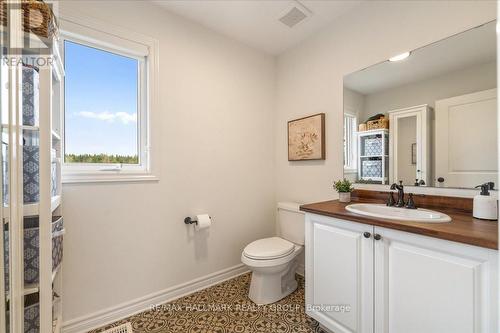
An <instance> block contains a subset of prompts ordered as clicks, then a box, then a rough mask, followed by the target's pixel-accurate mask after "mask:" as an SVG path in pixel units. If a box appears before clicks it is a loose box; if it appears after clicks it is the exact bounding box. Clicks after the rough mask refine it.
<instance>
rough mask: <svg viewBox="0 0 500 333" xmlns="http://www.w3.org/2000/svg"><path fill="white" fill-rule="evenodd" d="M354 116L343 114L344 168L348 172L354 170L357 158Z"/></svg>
mask: <svg viewBox="0 0 500 333" xmlns="http://www.w3.org/2000/svg"><path fill="white" fill-rule="evenodd" d="M357 123H358V121H357V119H356V116H354V115H351V114H348V113H345V114H344V170H345V171H347V172H349V171H351V172H355V171H356V164H357V163H356V162H357V161H356V158H357V153H356V151H357V139H356V133H357V126H358V124H357Z"/></svg>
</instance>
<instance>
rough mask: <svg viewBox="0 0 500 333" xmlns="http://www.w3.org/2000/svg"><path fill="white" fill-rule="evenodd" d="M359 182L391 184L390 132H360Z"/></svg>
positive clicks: (382, 130) (385, 130) (383, 130)
mask: <svg viewBox="0 0 500 333" xmlns="http://www.w3.org/2000/svg"><path fill="white" fill-rule="evenodd" d="M357 136H358V180H360V181H362V182H367V183H373V184H388V182H389V170H388V168H389V130H387V129H380V130H378V129H377V130H370V131H363V132H358V134H357Z"/></svg>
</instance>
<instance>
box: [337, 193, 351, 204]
mask: <svg viewBox="0 0 500 333" xmlns="http://www.w3.org/2000/svg"><path fill="white" fill-rule="evenodd" d="M339 201H340V202H351V192H339Z"/></svg>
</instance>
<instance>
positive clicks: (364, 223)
mask: <svg viewBox="0 0 500 333" xmlns="http://www.w3.org/2000/svg"><path fill="white" fill-rule="evenodd" d="M386 195H387V193H380V192H372V191H355V192H354V196H353V198H354V199H353V200H354V202H353V203H381V202H383V199H382V198H383V197H385V196H386ZM470 201H471V200H470V199H461V198H446V197H433V196H428V195H427V196H416V202H417V206H420V207H422V206H423V205H426V203H427V204H428V205H429V206H428V207H429V208H431V209H436V210H439V211H440V212H443V213H445V214H447V215H449V216H450V217H451V221H450V222H447V223H425V222H400V221H397V220H388V219H381V218H373V217H371V218H370V217H365V216H361V215H359V214H355V213H352V212H349V211H348V210H346V209H345V207H346V206H347V205H349V204H345V203H340V202H338V201H328V202H322V203H316V204H310V205H304V206H302V207H301V209H302V210H303V211H305V212H306V217H305V220H306V240H305V249H306V311H307V313H308V315H310V316H311V317H313V318H314V319H316V320H317V321H319V322H320V324H321V325H322V326H324V327H325V328H326V329H328V330H331V331H332V332H335V333H343V332H357V333H371V332H376V333H382V332H391V333H400V332H404V333H412V332H414V333H421V332H426V333H433V332H434V333H443V332H453V333H458V332H460V333H461V332H463V333H466V332H467V333H472V332H497V331H498V327H497V313H498V290H497V280H498V277H497V274H498V268H497V262H498V251H497V250H496V249H497V247H498V232H497V225H498V224H497V222H490V221H482V220H477V219H474V218H473V217H472V214H471V211H470V209H471V203H470ZM433 203H434V206H433ZM436 205H440V207H441V208H439V209H437V208H436Z"/></svg>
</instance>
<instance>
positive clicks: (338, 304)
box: [305, 214, 373, 333]
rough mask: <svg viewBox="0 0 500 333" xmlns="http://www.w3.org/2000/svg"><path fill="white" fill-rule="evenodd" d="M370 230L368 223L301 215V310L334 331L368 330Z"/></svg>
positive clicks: (370, 328)
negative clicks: (303, 237) (303, 227)
mask: <svg viewBox="0 0 500 333" xmlns="http://www.w3.org/2000/svg"><path fill="white" fill-rule="evenodd" d="M364 232H369V233H370V237H369V238H365V237H364V235H363V233H364ZM372 233H373V227H372V226H369V225H364V224H359V223H353V222H352V223H351V222H346V221H342V220H338V219H334V218H328V217H324V216H318V215H313V214H307V215H306V245H305V249H306V311H307V313H308V314H309V315H310V316H311V317H313V318H314V319H316V320H318V321H319V322H320V324H322V325H323V326H324V327H326V328H327V329H329V330H332V331H334V332H335V333H347V332H349V333H351V332H356V333H371V332H373V238H372V236H371V234H372Z"/></svg>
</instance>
